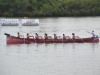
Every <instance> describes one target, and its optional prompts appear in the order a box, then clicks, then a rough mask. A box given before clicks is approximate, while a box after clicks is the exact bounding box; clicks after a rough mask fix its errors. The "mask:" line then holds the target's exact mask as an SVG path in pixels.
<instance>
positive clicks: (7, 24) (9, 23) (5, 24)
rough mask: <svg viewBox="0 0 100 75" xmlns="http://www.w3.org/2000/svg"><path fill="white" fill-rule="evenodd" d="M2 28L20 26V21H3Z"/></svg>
mask: <svg viewBox="0 0 100 75" xmlns="http://www.w3.org/2000/svg"><path fill="white" fill-rule="evenodd" d="M1 25H2V26H17V25H19V20H18V19H1Z"/></svg>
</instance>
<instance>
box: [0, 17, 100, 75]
mask: <svg viewBox="0 0 100 75" xmlns="http://www.w3.org/2000/svg"><path fill="white" fill-rule="evenodd" d="M99 24H100V17H80V18H73V17H60V18H40V25H39V26H38V27H36V26H35V27H33V26H31V27H28V26H25V27H24V26H21V27H16V26H14V27H9V26H4V27H3V26H1V27H0V74H1V75H28V74H29V75H100V71H99V70H100V43H58V44H56V43H50V44H44V43H43V44H36V43H33V44H17V45H6V42H5V40H6V37H5V35H4V33H5V32H7V33H10V34H11V35H15V36H16V34H17V32H19V31H20V33H21V34H23V35H24V36H25V37H26V33H30V34H31V35H35V33H39V35H41V36H44V33H45V32H46V33H48V35H50V36H52V37H53V34H54V33H56V34H57V35H60V36H62V34H63V33H64V34H66V35H68V36H70V37H71V33H72V32H74V33H76V35H77V36H80V37H90V36H91V35H90V34H89V33H87V31H91V30H94V31H95V32H96V34H98V35H100V26H99Z"/></svg>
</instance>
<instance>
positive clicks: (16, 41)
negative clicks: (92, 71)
mask: <svg viewBox="0 0 100 75" xmlns="http://www.w3.org/2000/svg"><path fill="white" fill-rule="evenodd" d="M5 35H6V43H7V44H24V43H26V44H30V43H85V42H86V43H98V42H99V37H89V38H78V39H71V38H67V39H62V38H60V39H43V38H41V39H34V38H29V39H28V38H19V37H16V36H11V35H10V34H7V33H5Z"/></svg>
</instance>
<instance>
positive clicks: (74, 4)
mask: <svg viewBox="0 0 100 75" xmlns="http://www.w3.org/2000/svg"><path fill="white" fill-rule="evenodd" d="M0 16H5V17H23V16H27V17H35V16H36V17H41V16H42V17H46V16H100V0H0Z"/></svg>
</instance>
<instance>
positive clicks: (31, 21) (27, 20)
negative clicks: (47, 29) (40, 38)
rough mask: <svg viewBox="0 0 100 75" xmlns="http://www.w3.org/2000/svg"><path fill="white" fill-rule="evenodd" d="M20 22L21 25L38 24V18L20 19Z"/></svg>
mask: <svg viewBox="0 0 100 75" xmlns="http://www.w3.org/2000/svg"><path fill="white" fill-rule="evenodd" d="M21 22H22V25H23V26H38V25H39V19H22V21H21Z"/></svg>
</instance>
